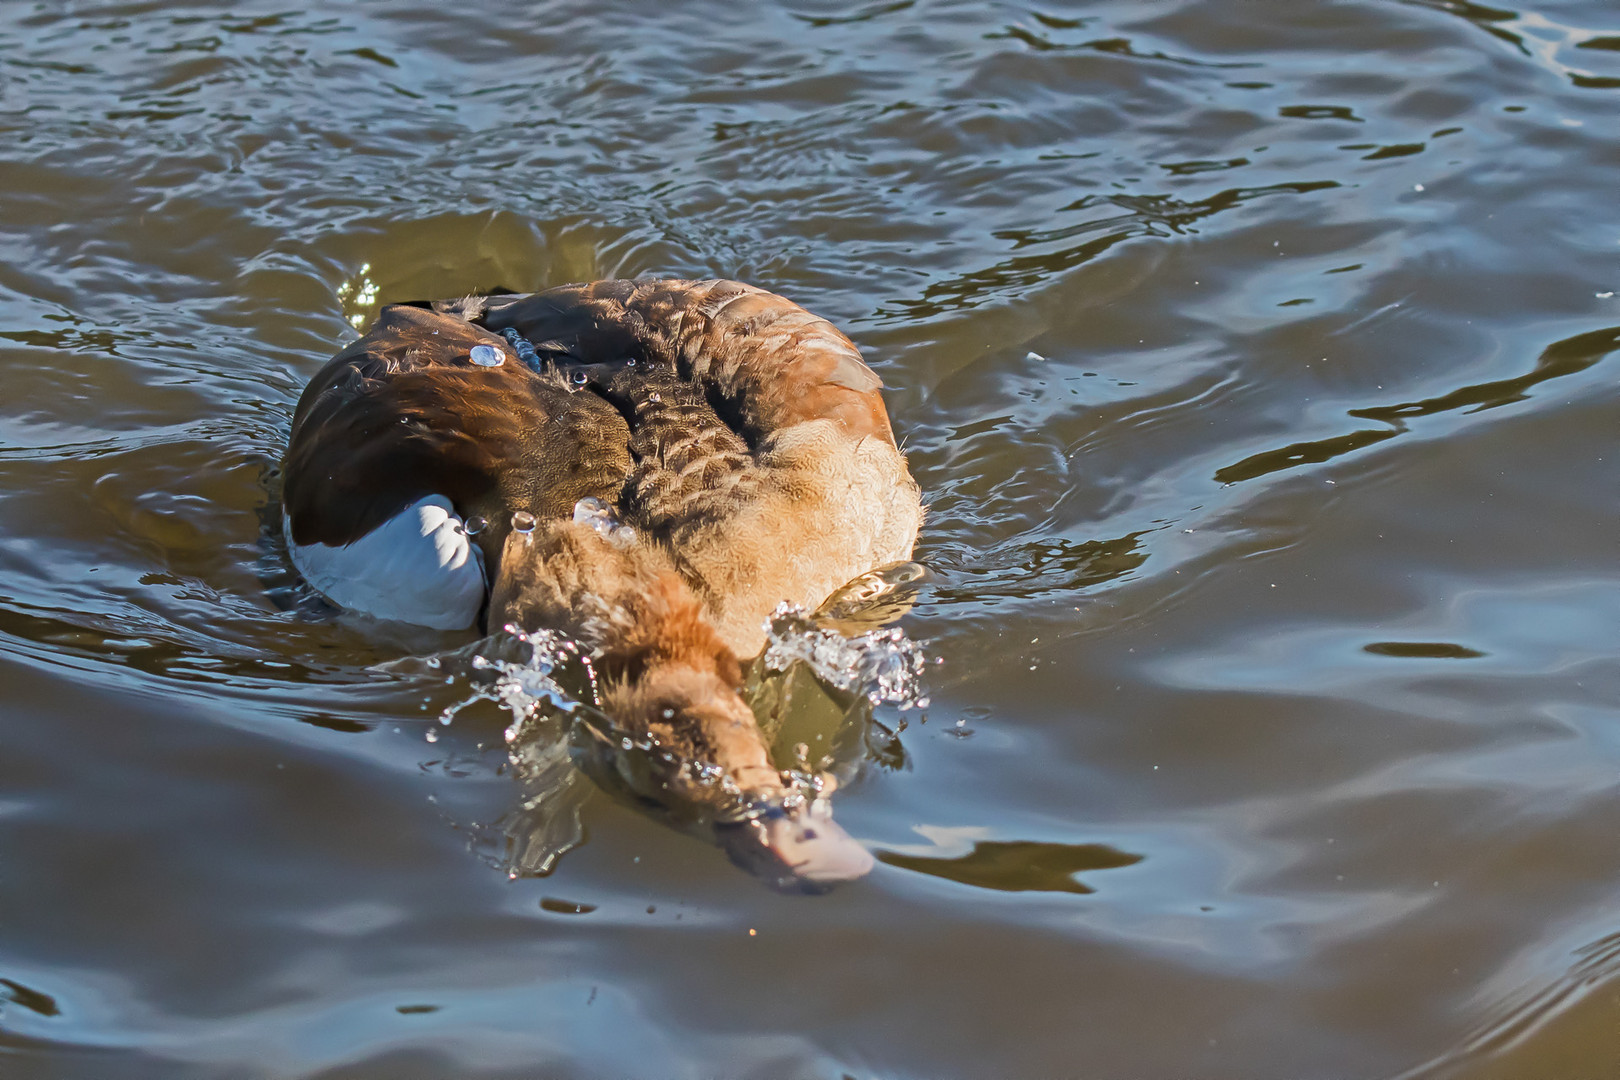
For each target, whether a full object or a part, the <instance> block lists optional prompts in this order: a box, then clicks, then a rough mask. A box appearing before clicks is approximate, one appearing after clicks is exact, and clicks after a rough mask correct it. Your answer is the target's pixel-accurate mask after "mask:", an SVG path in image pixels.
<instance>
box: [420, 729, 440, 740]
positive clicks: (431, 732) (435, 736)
mask: <svg viewBox="0 0 1620 1080" xmlns="http://www.w3.org/2000/svg"><path fill="white" fill-rule="evenodd" d="M423 738H425V739H426V740H427V741H428V742H438V741H439V733H438V732H437V731H434V730H433V729H432V728H428V731H427V734H426V735H424V736H423Z"/></svg>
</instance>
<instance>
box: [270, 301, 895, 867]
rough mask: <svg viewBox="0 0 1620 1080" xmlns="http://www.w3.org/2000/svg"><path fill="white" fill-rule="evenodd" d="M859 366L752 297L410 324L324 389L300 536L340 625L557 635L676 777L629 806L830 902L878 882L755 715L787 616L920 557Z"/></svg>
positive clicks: (485, 314)
mask: <svg viewBox="0 0 1620 1080" xmlns="http://www.w3.org/2000/svg"><path fill="white" fill-rule="evenodd" d="M881 386H882V384H881V382H880V381H879V379H878V377H877V375H875V374H874V373H873V372H872V370H871V369H870V368H869V367H868V366H867V365H866V363H865V362H864V361H863V360H862V359H861V355H860V352H859V351H858V350H857V349H856V347H855V346H854V345H853V344H852V343H851V342H850V340H849V339H848V338H847V337H845V336H844V335H843V334H842V333H840V332H839V331H838V330H837V329H836V328H835V327H834V326H833V325H832V324H831V323H829V322H827V321H826V320H825V319H822V318H819V317H817V316H815V315H812V314H810V313H809V312H807V311H805V310H804V309H803V308H801V307H799V306H798V305H796V304H794V303H792V302H791V301H789V300H786V299H784V298H783V297H780V296H777V295H774V294H772V293H769V292H766V291H764V290H761V289H758V288H754V287H752V286H749V285H744V284H741V283H738V282H735V281H684V280H633V281H632V280H609V281H597V282H592V283H589V284H575V285H565V286H562V287H560V288H554V289H549V290H547V291H544V292H539V293H534V294H529V295H490V296H470V297H465V298H461V299H455V300H448V301H425V302H420V303H409V304H395V305H392V306H389V307H385V308H383V309H382V311H381V312H380V314H379V316H378V318H377V321H376V323H375V325H373V326H372V327H371V329H370V330H369V332H367V333H366V334H365V336H363V337H362V338H360V339H359V340H358V341H356V342H354V343H353V344H352V345H350V346H349V347H348V348H345V349H344V350H343V351H342V352H340V353H338V355H337V356H335V357H333V358H332V359H331V360H330V361H329V362H328V363H327V364H326V365H325V366H324V367H323V368H321V370H320V371H319V372H317V373H316V375H315V377H314V378H313V379H312V380H311V381H310V383H309V386H308V387H307V388H306V389H305V390H304V393H303V395H302V397H301V398H300V400H299V402H298V407H297V411H296V413H295V414H294V418H293V425H292V435H291V441H290V444H289V446H288V449H287V454H286V459H285V462H284V471H283V475H284V492H283V501H284V510H285V531H286V536H287V540H288V546H289V550H290V552H291V556H292V560H293V562H294V564H295V565H296V566H297V568H298V570H299V571H300V573H301V574H302V575H303V577H304V578H305V580H306V581H307V582H308V583H309V584H310V585H311V586H312V587H314V588H315V589H316V590H317V591H319V592H320V593H322V594H323V595H324V596H326V597H327V598H328V599H329V600H331V601H332V602H333V603H335V604H337V605H338V606H339V607H342V608H345V609H349V610H354V611H359V612H365V613H368V614H370V615H373V616H377V617H380V618H385V619H395V620H401V621H404V622H410V623H416V624H419V625H423V626H429V627H437V628H440V629H458V628H482V629H486V630H491V629H498V628H501V627H505V626H509V625H511V626H517V627H519V628H522V629H524V630H528V631H534V630H539V629H546V628H549V629H556V630H560V631H562V632H564V633H566V634H568V635H570V636H571V637H573V638H574V639H576V640H577V641H579V642H580V643H582V645H584V646H585V647H587V648H588V649H589V650H591V653H592V658H593V664H594V667H595V670H596V671H597V673H598V676H599V685H600V695H601V705H602V708H603V711H604V712H606V713H607V714H608V716H610V717H611V718H612V719H613V721H614V722H615V723H616V724H618V725H619V726H620V727H621V728H622V729H623V730H624V731H626V732H627V733H629V734H630V735H632V736H634V737H635V738H637V739H645V740H648V741H650V742H651V743H653V744H656V745H657V746H658V747H659V748H660V749H661V751H662V753H661V755H660V757H659V758H658V760H659V761H661V762H662V764H661V765H660V766H658V768H657V769H656V770H655V775H652V776H650V777H642V778H641V779H640V781H639V782H638V783H639V786H637V787H636V794H637V795H639V796H641V797H643V798H646V799H650V800H652V801H654V802H656V803H659V804H661V805H664V806H666V807H671V808H675V809H681V810H693V809H697V810H706V811H708V812H711V813H713V814H714V815H715V817H716V819H717V820H720V821H722V822H723V823H725V824H727V825H729V826H730V830H729V832H728V833H727V835H728V836H729V837H730V839H729V840H728V841H727V844H726V846H727V848H728V850H729V851H730V852H731V854H732V856H733V858H734V859H736V860H737V861H739V862H743V863H745V864H748V865H750V866H752V867H754V868H755V869H760V868H761V867H763V868H765V869H766V870H767V871H768V872H769V873H774V874H778V875H779V876H780V877H781V880H783V881H785V882H793V883H799V884H802V885H805V886H807V887H815V886H819V885H825V884H827V883H830V882H834V881H839V880H845V879H849V878H854V877H859V876H860V875H862V874H864V873H866V872H867V870H869V869H870V868H871V865H872V857H871V855H870V854H869V853H868V852H867V851H866V849H865V848H864V847H862V846H861V845H860V844H859V843H858V842H857V841H855V840H854V839H852V838H851V837H849V835H848V834H847V833H845V832H844V831H843V830H842V829H841V828H839V827H838V826H837V825H836V824H834V823H833V821H832V820H831V818H830V816H828V813H827V812H826V809H825V805H824V800H821V801H818V802H817V803H816V804H815V805H813V806H807V805H806V803H805V800H804V799H803V798H802V796H798V797H796V795H795V791H794V788H793V787H792V785H791V783H790V782H789V780H788V779H787V778H785V777H784V775H783V774H782V773H780V772H779V771H778V770H777V769H776V768H774V767H773V766H772V764H771V761H770V757H769V753H768V746H767V742H766V739H765V738H764V736H763V734H762V733H761V731H760V728H759V725H758V724H757V722H756V720H755V718H754V715H753V713H752V712H751V711H750V709H749V707H748V705H747V703H746V702H745V701H744V700H743V698H742V697H741V696H740V695H739V689H740V688H741V685H742V677H743V665H744V663H745V662H746V661H747V660H749V659H750V658H752V657H753V656H754V655H755V654H757V653H758V652H760V650H761V648H762V647H763V646H764V644H765V626H766V621H767V618H768V616H769V615H770V613H771V612H772V611H773V610H774V609H775V608H776V607H777V605H778V604H780V603H781V602H783V601H789V602H792V603H796V604H799V605H802V606H804V607H807V608H814V607H815V606H816V605H817V604H818V603H820V602H821V601H822V600H824V599H825V598H826V597H828V596H829V595H830V594H832V593H833V592H834V591H835V590H837V589H838V588H839V586H841V585H844V584H845V583H846V582H849V581H850V580H852V579H854V578H856V577H857V576H859V575H861V574H863V573H866V572H868V571H871V570H873V569H875V568H878V567H881V566H884V565H886V564H890V563H895V562H898V561H901V560H905V559H907V558H909V557H910V555H911V551H912V546H913V544H914V543H915V541H916V537H917V530H918V528H919V526H920V524H921V521H922V516H923V509H922V504H921V500H920V496H919V492H918V487H917V484H916V483H915V482H914V481H913V480H912V478H911V475H910V473H909V472H908V471H907V468H906V462H905V459H904V457H903V456H902V455H901V453H900V450H899V449H898V448H897V446H896V444H895V439H894V434H893V431H892V430H891V428H890V425H889V417H888V413H887V411H886V410H885V408H884V405H883V400H882V397H881V396H880V393H879V391H880V389H881Z"/></svg>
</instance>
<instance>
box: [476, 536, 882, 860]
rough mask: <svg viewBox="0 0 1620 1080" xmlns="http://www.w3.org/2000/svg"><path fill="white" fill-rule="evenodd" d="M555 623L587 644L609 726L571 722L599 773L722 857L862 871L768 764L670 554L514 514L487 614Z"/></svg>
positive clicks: (838, 832)
mask: <svg viewBox="0 0 1620 1080" xmlns="http://www.w3.org/2000/svg"><path fill="white" fill-rule="evenodd" d="M497 619H499V620H500V621H501V622H503V623H504V622H506V621H512V622H515V623H517V624H519V625H526V627H527V624H533V625H534V626H541V625H550V626H556V625H563V626H567V627H569V628H570V629H571V630H572V631H573V632H575V633H576V634H577V635H578V636H580V637H581V638H583V639H585V640H588V641H590V642H591V643H593V644H594V645H595V646H596V653H595V657H594V661H593V662H594V665H595V668H596V670H597V672H598V673H599V674H600V676H601V683H600V690H601V706H602V710H603V712H604V713H606V715H607V718H608V719H609V720H610V721H611V723H612V725H613V728H612V730H611V731H609V732H602V731H596V730H593V729H591V728H589V726H588V725H582V727H581V729H579V730H577V731H576V738H575V747H576V753H577V760H578V761H579V764H580V765H581V766H582V767H583V768H584V769H585V770H586V771H587V772H588V773H590V774H591V775H592V776H593V777H595V778H596V780H597V781H598V782H599V783H602V784H603V785H604V786H606V787H609V788H617V789H619V790H621V791H625V792H628V793H629V794H631V795H632V796H634V797H635V798H636V799H637V800H638V801H640V802H642V803H646V804H652V805H655V806H657V807H658V808H659V809H660V810H661V811H662V812H663V813H664V814H665V815H666V816H667V817H669V818H670V819H671V820H672V822H674V823H676V824H679V825H686V826H694V827H698V828H701V829H708V830H712V832H713V835H714V836H715V838H716V839H717V840H718V841H719V842H720V844H721V846H722V847H724V848H725V850H726V852H727V854H729V855H730V857H731V859H732V861H733V862H736V863H737V864H738V865H740V866H742V867H744V868H745V869H747V870H749V871H751V872H753V873H754V874H756V875H757V876H759V877H761V878H764V879H765V880H767V881H768V882H770V883H771V884H773V885H775V886H777V887H778V888H784V889H795V890H803V891H815V890H819V889H824V888H827V887H830V886H831V885H833V884H835V883H836V882H839V881H847V880H851V879H853V878H858V877H861V876H862V875H864V874H866V873H867V872H868V871H870V870H871V869H872V866H873V859H872V856H871V854H870V853H869V852H868V851H867V850H866V849H865V848H864V847H862V846H861V844H860V843H859V842H858V841H856V840H855V839H854V838H852V837H851V836H850V835H849V834H848V833H846V832H845V831H844V830H843V829H841V828H839V827H838V826H837V825H836V824H834V823H833V821H832V818H831V815H830V810H829V808H828V806H827V803H826V801H825V800H824V799H823V800H816V799H813V798H809V797H807V796H806V795H805V793H804V792H803V791H802V790H801V788H800V786H799V785H798V784H797V783H795V782H794V781H793V780H792V779H790V778H785V777H784V775H783V773H782V772H780V771H779V770H778V769H777V768H776V767H775V766H774V765H773V764H772V763H771V758H770V747H769V744H768V743H767V742H766V739H765V736H764V733H763V732H761V730H760V727H759V723H758V721H757V720H756V719H755V717H754V713H753V710H752V709H750V708H749V707H748V704H747V703H746V702H745V701H744V700H743V698H742V696H741V695H740V693H739V689H740V687H741V685H742V668H741V665H740V664H739V663H738V661H737V658H736V655H735V654H734V653H733V652H732V651H731V649H730V648H729V647H728V646H727V645H726V644H725V642H724V641H723V640H722V639H721V637H720V635H719V634H718V632H717V631H716V630H715V628H714V625H713V623H712V622H711V621H710V619H709V617H708V615H707V613H706V612H705V611H704V608H703V605H702V603H701V602H700V601H699V600H698V599H697V598H696V597H695V596H694V595H693V592H692V590H691V588H690V587H689V586H688V585H687V584H686V583H685V581H684V580H683V579H682V577H681V576H680V574H679V573H678V572H676V571H675V570H674V569H673V568H672V566H671V565H670V564H669V563H668V561H667V559H666V558H665V557H664V556H663V555H662V554H661V553H660V552H659V551H658V549H656V548H653V547H651V546H649V545H645V544H642V543H641V542H639V541H637V542H632V543H630V544H622V543H617V542H615V541H614V539H613V538H612V537H611V536H607V535H604V534H603V533H602V532H601V531H599V530H598V529H596V528H594V527H592V524H591V523H590V522H588V521H577V520H576V521H569V522H552V523H549V524H548V523H542V524H541V525H540V526H539V527H538V528H535V527H533V525H532V523H531V522H530V521H528V520H523V521H522V522H520V523H519V527H515V528H514V529H513V531H512V533H511V535H510V536H508V537H507V538H506V540H505V543H504V550H503V552H502V555H501V560H500V576H499V578H498V581H497V586H496V589H495V592H494V597H493V601H492V607H491V622H492V623H494V622H495V621H496V620H497Z"/></svg>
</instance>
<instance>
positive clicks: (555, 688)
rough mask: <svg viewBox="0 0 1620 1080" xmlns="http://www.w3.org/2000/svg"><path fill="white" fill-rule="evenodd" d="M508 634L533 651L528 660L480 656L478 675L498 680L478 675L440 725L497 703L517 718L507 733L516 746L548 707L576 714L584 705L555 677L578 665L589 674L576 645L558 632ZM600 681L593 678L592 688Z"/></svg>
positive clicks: (474, 659)
mask: <svg viewBox="0 0 1620 1080" xmlns="http://www.w3.org/2000/svg"><path fill="white" fill-rule="evenodd" d="M506 632H507V633H508V634H510V635H511V636H512V638H514V639H515V640H516V641H518V642H519V643H521V644H523V645H527V646H528V647H529V657H528V659H527V660H525V661H522V662H518V661H513V660H503V659H501V658H499V657H489V656H485V655H484V654H483V653H475V654H474V655H473V657H472V660H471V661H470V663H471V667H472V669H473V671H474V672H480V673H487V674H490V675H493V678H487V677H486V678H478V677H476V676H475V677H474V678H473V680H472V681H471V686H470V687H469V689H470V691H471V693H470V694H469V695H468V697H466V698H465V699H463V700H462V701H458V702H456V703H455V704H454V705H449V706H447V707H446V708H445V710H444V711H443V712H441V713H440V714H439V723H441V724H448V723H450V722H451V721H452V720H454V719H455V718H456V715H457V714H458V713H460V712H461V711H462V710H463V709H465V708H466V707H467V706H469V705H471V704H473V703H474V702H478V701H493V702H494V703H495V704H497V705H499V706H500V707H501V708H503V709H505V710H506V711H507V712H509V713H511V714H512V723H511V725H510V726H509V727H507V729H506V741H507V743H508V744H511V743H514V742H516V741H517V740H518V738H519V736H520V735H521V734H522V731H523V728H524V726H525V725H526V724H527V723H528V722H529V721H531V720H533V719H535V717H536V716H538V715H539V714H540V712H541V710H542V709H543V708H544V707H545V706H546V705H548V704H549V705H551V706H553V707H555V708H557V709H560V710H562V711H563V712H566V713H572V712H573V711H574V710H576V709H578V708H579V707H580V705H582V704H583V702H581V701H580V700H579V699H578V698H576V697H575V696H574V695H572V694H570V693H569V692H568V691H567V690H564V689H563V688H562V687H561V686H560V685H558V683H557V682H556V680H555V679H553V678H552V674H553V673H554V672H555V671H556V670H557V669H558V668H561V667H563V666H564V665H565V664H569V663H572V662H573V661H576V660H577V661H580V662H581V663H583V664H584V665H585V668H586V671H587V672H590V661H589V659H587V658H586V657H585V655H584V652H583V650H582V648H581V646H580V644H579V643H578V642H577V641H575V640H573V639H572V638H570V637H568V636H567V635H566V634H563V633H560V632H559V631H556V630H537V631H535V632H534V633H532V634H531V633H528V632H526V631H523V630H519V629H518V628H517V627H515V626H508V627H506ZM492 651H493V650H492ZM595 681H596V680H595V675H594V673H592V675H591V682H592V684H593V686H594V683H595Z"/></svg>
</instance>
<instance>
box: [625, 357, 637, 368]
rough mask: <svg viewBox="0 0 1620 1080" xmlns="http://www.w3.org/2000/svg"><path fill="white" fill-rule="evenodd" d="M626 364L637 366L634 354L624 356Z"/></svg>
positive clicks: (626, 365)
mask: <svg viewBox="0 0 1620 1080" xmlns="http://www.w3.org/2000/svg"><path fill="white" fill-rule="evenodd" d="M624 366H625V367H635V366H636V358H635V357H633V356H627V357H625V358H624Z"/></svg>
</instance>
